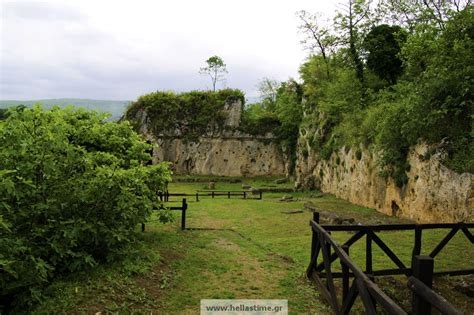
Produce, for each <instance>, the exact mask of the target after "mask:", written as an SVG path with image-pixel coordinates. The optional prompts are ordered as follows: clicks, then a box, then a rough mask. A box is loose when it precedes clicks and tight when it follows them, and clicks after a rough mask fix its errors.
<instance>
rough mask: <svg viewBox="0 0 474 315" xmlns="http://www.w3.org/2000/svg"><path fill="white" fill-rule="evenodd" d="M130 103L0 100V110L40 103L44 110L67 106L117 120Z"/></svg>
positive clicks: (66, 100) (62, 99) (76, 100)
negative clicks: (103, 113) (104, 114)
mask: <svg viewBox="0 0 474 315" xmlns="http://www.w3.org/2000/svg"><path fill="white" fill-rule="evenodd" d="M130 102H131V101H107V100H88V99H74V98H58V99H44V100H28V101H17V100H0V108H8V107H11V106H18V105H21V104H23V105H25V106H27V107H31V106H33V104H36V103H41V104H42V105H43V106H44V107H45V108H51V107H53V106H60V107H66V106H69V105H73V106H77V107H84V108H87V109H91V110H96V111H100V112H107V113H110V114H111V115H112V116H111V117H110V120H118V119H119V118H120V117H122V115H123V114H124V113H125V110H126V108H127V105H128V104H129V103H130Z"/></svg>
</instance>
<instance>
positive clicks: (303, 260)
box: [36, 178, 474, 314]
mask: <svg viewBox="0 0 474 315" xmlns="http://www.w3.org/2000/svg"><path fill="white" fill-rule="evenodd" d="M207 179H209V178H205V179H202V180H203V181H204V182H192V183H184V182H176V183H171V184H170V186H169V191H170V192H185V193H195V191H196V190H198V189H203V188H204V186H205V185H206V183H205V181H206V180H207ZM244 181H245V183H249V184H251V185H252V186H254V187H261V186H263V185H273V182H274V179H264V178H259V179H257V180H256V181H252V180H250V179H245V180H244ZM285 185H287V186H288V185H291V184H288V183H287V184H283V185H277V186H285ZM241 186H242V183H241V182H239V183H229V182H225V183H221V182H218V183H217V186H216V189H219V190H239V189H241ZM283 195H292V196H293V201H292V202H281V201H280V200H279V199H280V198H281V196H283ZM174 199H175V200H179V198H176V197H175V198H174ZM188 199H189V209H188V216H187V227H188V228H192V229H191V230H186V231H180V230H179V226H180V219H179V216H180V214H179V212H175V213H174V214H175V216H176V219H177V220H176V221H175V222H174V223H172V224H168V225H162V224H160V223H157V222H150V223H148V224H147V226H146V232H145V233H144V234H143V235H141V237H142V238H143V241H142V242H141V244H142V245H140V246H137V248H135V249H134V250H133V252H131V253H129V254H128V255H126V256H125V258H124V259H122V260H119V261H118V262H115V263H112V264H109V265H105V266H100V267H97V268H95V269H94V270H92V271H91V272H87V273H83V274H76V275H74V276H72V277H70V278H68V279H61V280H58V281H56V282H55V283H53V284H52V285H51V286H50V288H49V290H48V298H47V299H45V301H44V302H43V303H42V304H41V305H40V306H39V307H38V308H36V313H40V314H41V313H44V314H46V313H70V312H76V313H93V312H98V311H105V312H118V313H123V314H126V313H130V312H134V313H150V312H154V313H159V314H196V313H197V312H198V310H199V303H200V299H204V298H212V299H233V298H236V299H239V298H240V299H288V301H289V309H290V314H308V313H309V314H330V313H331V312H330V310H329V309H328V307H327V306H326V304H325V303H324V302H323V299H322V298H321V297H320V295H319V292H318V291H317V290H315V289H314V288H313V287H312V285H311V284H310V283H309V282H308V281H307V280H306V279H305V276H304V273H305V269H306V267H307V264H308V262H309V252H310V240H311V230H310V227H309V224H308V222H309V220H310V219H311V216H312V214H311V212H308V211H303V212H302V213H295V214H287V213H284V212H285V211H289V210H300V209H303V208H304V207H303V204H304V203H306V202H308V201H311V202H313V203H314V204H315V205H316V207H317V208H318V209H322V210H324V211H331V212H334V213H337V214H339V215H340V216H344V217H352V218H354V219H355V220H356V221H358V222H363V223H371V224H373V223H380V222H387V223H396V222H398V223H400V222H407V221H406V220H400V219H397V218H391V217H387V216H385V215H383V214H380V213H378V212H376V211H374V210H372V209H368V208H364V207H360V206H356V205H352V204H350V203H348V202H345V201H342V200H340V199H337V198H335V197H333V196H331V195H323V194H319V193H314V192H312V193H301V192H297V193H268V194H264V195H263V200H243V199H241V198H238V197H232V199H227V197H224V196H221V197H217V198H215V199H211V197H203V198H201V201H199V202H195V201H194V198H188ZM137 230H138V227H137ZM447 232H448V231H440V230H430V231H424V232H423V246H422V253H423V254H428V253H429V252H430V251H431V250H432V249H433V248H434V246H435V245H436V243H437V242H439V240H441V239H442V238H443V237H444V235H445V234H446V233H447ZM351 235H352V234H349V233H346V232H334V233H333V236H334V238H335V239H336V240H337V241H338V242H340V243H342V242H343V241H345V240H346V239H348V238H349V237H350V236H351ZM378 235H379V236H380V237H381V238H382V240H384V241H385V242H386V243H387V244H388V245H389V247H390V248H391V249H392V250H393V251H394V252H395V253H396V254H397V255H398V256H399V257H400V258H401V259H402V261H403V262H404V263H405V264H406V265H407V266H409V264H410V258H411V250H412V246H413V239H414V235H413V232H383V233H378ZM364 246H365V240H364V239H361V240H360V241H359V242H357V243H356V244H354V245H353V246H351V249H350V255H351V257H352V259H353V260H354V261H355V262H356V264H358V265H359V266H360V267H362V269H364V266H365V265H364V262H365V253H364ZM373 248H374V254H373V257H374V269H375V270H376V269H381V268H392V267H393V268H394V267H395V266H394V264H393V263H392V262H390V261H389V259H388V258H386V257H385V255H382V252H381V250H380V249H379V248H378V247H377V246H376V245H375V244H374V245H373ZM473 259H474V251H472V245H470V244H468V242H467V241H466V239H465V237H464V235H462V234H457V235H456V236H455V237H454V238H453V240H452V241H451V242H450V243H449V244H448V245H447V246H446V248H445V249H444V250H443V251H442V252H441V253H440V254H439V255H438V257H437V258H436V261H435V269H437V270H442V269H453V268H460V267H464V268H467V267H470V268H472V261H473ZM338 265H339V263H335V264H334V265H333V266H334V267H336V268H337V266H338ZM380 283H381V284H385V285H387V287H386V288H384V289H385V290H386V292H388V293H391V294H392V295H394V296H395V297H398V298H400V299H405V300H406V299H409V295H406V294H405V293H399V292H398V290H399V289H400V290H404V289H405V288H406V279H405V278H403V277H401V278H396V279H395V278H394V279H391V278H389V279H388V280H383V281H381V282H380ZM437 283H438V282H437ZM439 283H441V284H443V283H444V284H443V286H446V287H448V286H449V283H448V281H445V282H443V281H440V282H439ZM446 283H448V284H446ZM453 298H455V299H459V297H458V296H454V297H453ZM405 302H406V301H405ZM456 303H458V304H457V305H464V304H465V305H469V302H466V300H465V299H464V300H463V299H462V298H461V299H459V301H456ZM463 303H464V304H463ZM358 310H359V311H360V308H359V309H358Z"/></svg>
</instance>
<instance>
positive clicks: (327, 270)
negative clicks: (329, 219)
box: [306, 212, 474, 314]
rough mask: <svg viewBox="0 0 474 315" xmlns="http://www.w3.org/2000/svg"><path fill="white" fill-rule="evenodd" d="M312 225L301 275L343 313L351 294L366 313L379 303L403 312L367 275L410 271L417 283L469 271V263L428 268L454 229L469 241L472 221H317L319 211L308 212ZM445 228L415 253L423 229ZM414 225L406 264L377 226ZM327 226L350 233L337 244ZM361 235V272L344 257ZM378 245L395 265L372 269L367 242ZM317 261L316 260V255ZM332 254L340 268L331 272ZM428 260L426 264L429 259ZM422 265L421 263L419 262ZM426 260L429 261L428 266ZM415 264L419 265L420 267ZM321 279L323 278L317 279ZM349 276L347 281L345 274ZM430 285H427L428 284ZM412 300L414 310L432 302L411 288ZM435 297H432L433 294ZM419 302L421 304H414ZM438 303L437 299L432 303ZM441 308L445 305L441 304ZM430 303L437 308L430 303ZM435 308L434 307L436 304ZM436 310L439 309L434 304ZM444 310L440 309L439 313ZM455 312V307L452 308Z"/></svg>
mask: <svg viewBox="0 0 474 315" xmlns="http://www.w3.org/2000/svg"><path fill="white" fill-rule="evenodd" d="M310 226H311V229H312V243H311V260H310V264H309V266H308V268H307V272H306V273H307V276H308V278H309V279H311V280H313V281H314V282H315V284H317V285H318V286H319V287H320V288H321V291H322V293H323V295H324V296H325V298H326V300H327V301H328V303H329V304H330V305H331V307H332V308H333V310H334V311H335V313H336V314H348V313H349V311H350V310H351V308H352V306H353V304H354V301H355V299H356V298H357V296H360V298H361V299H362V302H363V304H364V308H365V310H366V312H367V314H375V305H380V306H382V308H383V309H384V310H385V311H386V312H388V313H389V314H405V311H404V310H402V309H401V308H400V307H399V306H398V305H396V304H395V303H394V302H393V301H392V300H391V299H390V298H389V297H388V296H386V295H385V294H384V293H383V291H382V290H380V289H379V288H378V287H377V286H376V285H375V283H374V282H372V279H374V277H376V276H388V275H406V276H407V277H409V276H415V277H416V278H419V280H420V279H421V280H423V282H422V283H424V284H425V285H428V286H429V287H430V286H431V282H432V276H433V275H447V274H449V275H465V274H474V268H468V269H462V270H443V271H438V272H433V263H432V261H433V259H434V258H435V257H436V256H437V255H438V254H439V253H440V252H441V251H442V249H443V248H444V247H445V246H446V244H448V242H449V241H450V240H451V239H452V238H453V237H454V235H456V233H462V234H464V235H465V236H466V238H467V240H468V241H469V242H470V243H471V244H472V243H473V235H472V233H471V231H469V229H470V228H474V223H448V224H386V225H346V226H344V225H320V224H319V213H317V212H314V213H313V220H311V221H310ZM429 229H446V230H448V232H447V234H446V236H445V237H444V238H443V239H442V240H441V241H440V242H439V243H438V244H437V245H436V246H435V247H434V248H433V249H432V250H431V252H430V254H429V255H428V256H420V252H421V244H422V235H423V233H422V232H423V230H429ZM409 230H412V231H414V232H415V233H414V241H413V248H412V260H411V264H410V265H409V266H407V265H405V264H404V263H403V262H402V260H401V259H400V258H399V257H398V256H397V255H396V254H395V253H394V252H393V251H392V249H391V248H390V247H389V246H388V245H387V244H386V243H385V242H384V241H383V240H382V239H381V238H380V237H379V236H378V235H377V232H381V231H409ZM333 231H346V232H353V233H355V234H354V235H352V236H351V237H350V238H349V239H348V240H346V241H345V242H344V243H343V244H342V245H341V246H339V245H338V244H337V243H336V242H335V241H334V240H333V238H332V237H331V232H333ZM362 238H365V272H363V271H362V270H361V269H360V268H359V267H358V266H357V265H356V264H355V263H354V262H353V261H352V260H351V259H350V258H349V253H350V247H351V246H352V245H353V244H354V243H356V242H358V241H359V240H361V239H362ZM374 244H375V245H376V246H378V247H379V248H380V249H381V250H382V252H383V253H384V255H386V256H387V257H388V258H389V259H390V260H391V261H392V262H393V263H394V264H395V266H396V267H397V268H392V269H382V270H374V268H373V257H372V254H373V251H372V248H373V245H374ZM320 254H321V255H322V261H321V262H319V263H318V257H319V255H320ZM336 260H338V261H339V262H340V265H341V271H340V272H333V271H332V270H331V264H332V263H334V262H335V261H336ZM430 260H431V265H430V262H429V261H430ZM426 261H428V265H423V266H425V267H423V268H421V267H420V266H421V265H420V264H422V263H426ZM426 266H431V269H430V268H429V267H426ZM420 270H424V271H423V272H421V271H420ZM336 278H342V296H341V297H340V303H339V297H338V294H337V293H336V289H335V286H334V279H336ZM323 279H325V283H324V281H323ZM351 279H353V281H352V285H351V284H350V280H351ZM430 290H431V289H430ZM413 296H414V298H413V301H412V305H416V308H415V307H414V310H416V311H415V312H414V314H430V310H431V305H432V304H433V303H431V302H432V301H434V300H432V301H431V302H430V303H423V302H420V301H425V297H421V296H420V295H419V294H418V293H417V292H414V294H413ZM436 301H438V300H436ZM425 302H426V301H425ZM420 305H421V306H420ZM438 306H439V305H438ZM444 306H445V307H446V308H447V309H449V307H451V308H452V306H451V305H447V304H446V305H444ZM435 307H436V308H438V307H437V306H436V305H435ZM438 309H439V308H438ZM439 310H441V309H439ZM442 314H444V313H442ZM453 314H457V313H453Z"/></svg>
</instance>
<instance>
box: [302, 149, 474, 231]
mask: <svg viewBox="0 0 474 315" xmlns="http://www.w3.org/2000/svg"><path fill="white" fill-rule="evenodd" d="M427 150H428V147H427V146H426V145H418V146H415V147H413V148H412V149H411V150H410V153H409V156H408V161H409V163H410V166H411V167H410V171H409V172H408V173H407V175H408V178H409V180H408V183H407V184H406V185H404V186H403V187H401V188H399V187H397V186H396V185H395V183H394V181H393V180H392V179H385V178H382V177H380V176H379V169H378V168H377V156H376V155H375V154H373V153H371V152H369V151H367V150H354V149H346V148H342V149H341V150H339V151H338V152H337V153H333V155H332V156H331V158H330V159H329V160H328V161H324V160H318V158H317V155H315V154H310V155H306V157H305V156H303V155H299V157H298V160H297V166H296V175H297V182H298V184H301V185H304V186H313V187H316V188H319V189H321V190H322V191H323V192H328V193H331V194H334V195H336V196H337V197H339V198H342V199H345V200H348V201H350V202H352V203H355V204H358V205H362V206H366V207H370V208H375V209H377V210H378V211H380V212H383V213H386V214H388V215H395V216H400V217H405V218H410V219H413V220H416V221H419V222H457V221H473V220H474V189H473V184H474V175H473V174H470V173H463V174H458V173H456V172H454V171H452V170H450V169H448V168H446V167H445V166H443V165H442V164H441V163H440V155H433V156H431V158H429V159H428V160H425V158H424V157H426V156H427V154H426V153H427Z"/></svg>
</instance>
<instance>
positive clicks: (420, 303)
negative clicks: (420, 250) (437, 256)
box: [412, 255, 434, 315]
mask: <svg viewBox="0 0 474 315" xmlns="http://www.w3.org/2000/svg"><path fill="white" fill-rule="evenodd" d="M433 269H434V259H433V258H432V257H430V256H420V255H416V256H415V257H414V262H413V276H414V277H415V278H417V279H418V280H420V281H421V282H423V283H424V284H425V285H426V286H428V287H429V288H432V286H433ZM412 309H413V314H417V315H431V304H430V303H429V302H427V301H425V300H424V299H423V298H421V297H420V296H418V294H416V292H413V293H412Z"/></svg>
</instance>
